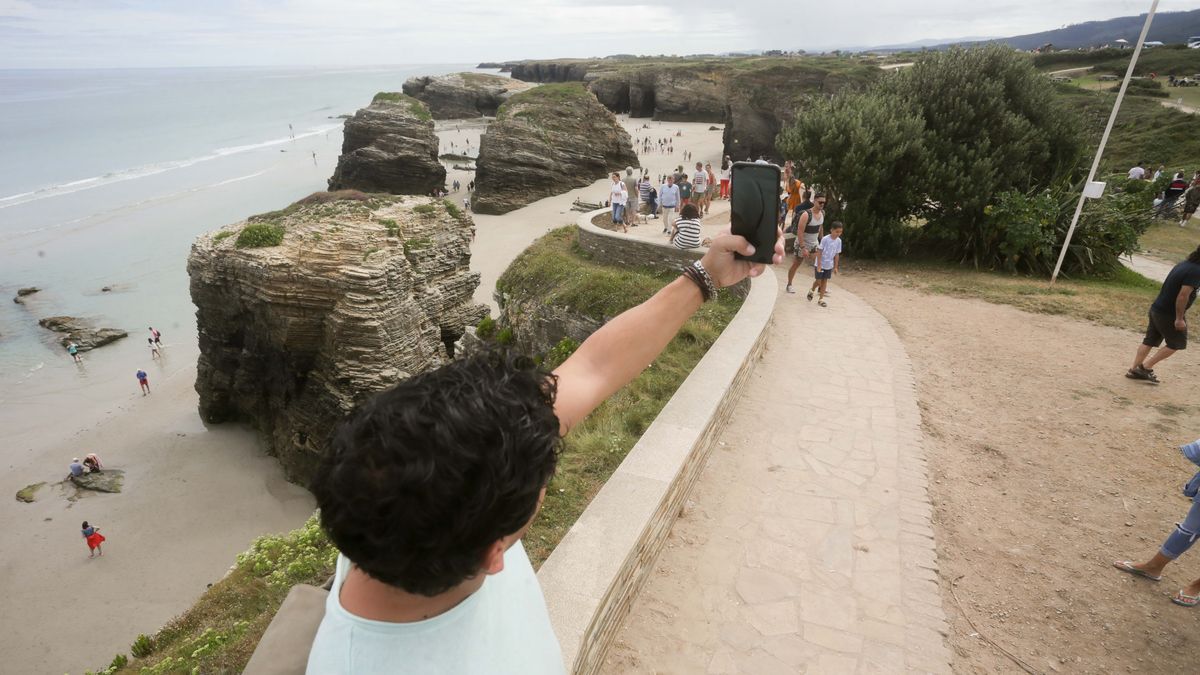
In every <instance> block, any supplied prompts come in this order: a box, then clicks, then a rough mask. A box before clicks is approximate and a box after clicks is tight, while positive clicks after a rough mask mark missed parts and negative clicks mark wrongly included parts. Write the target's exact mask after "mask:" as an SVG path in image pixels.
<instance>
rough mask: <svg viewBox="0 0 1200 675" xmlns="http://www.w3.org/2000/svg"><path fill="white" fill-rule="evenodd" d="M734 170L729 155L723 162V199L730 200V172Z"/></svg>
mask: <svg viewBox="0 0 1200 675" xmlns="http://www.w3.org/2000/svg"><path fill="white" fill-rule="evenodd" d="M732 169H733V162H732V161H730V159H729V155H725V158H724V159H722V160H721V199H729V172H730V171H731V170H732Z"/></svg>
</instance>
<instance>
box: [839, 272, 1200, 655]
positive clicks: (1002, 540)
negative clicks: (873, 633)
mask: <svg viewBox="0 0 1200 675" xmlns="http://www.w3.org/2000/svg"><path fill="white" fill-rule="evenodd" d="M840 284H841V285H843V286H845V287H846V288H848V289H849V290H851V291H852V292H854V293H856V294H858V295H859V296H860V297H862V298H863V299H864V300H867V301H868V302H869V303H871V304H872V305H873V306H874V307H875V308H876V309H877V310H879V312H881V313H882V314H883V315H884V316H885V317H887V318H888V320H889V321H890V322H891V323H892V325H893V327H894V328H895V330H896V332H897V333H898V334H899V336H900V338H901V340H902V341H903V342H904V345H905V348H906V350H907V351H908V354H909V355H910V357H911V358H912V361H913V366H914V369H915V371H916V375H917V383H918V384H917V390H918V399H919V401H920V404H921V409H922V421H923V426H924V430H925V435H926V453H927V456H928V462H929V470H930V494H931V497H932V499H933V503H934V523H935V530H936V534H937V544H938V559H939V564H940V573H941V586H942V596H943V602H944V606H945V609H946V613H947V616H948V618H949V620H950V623H951V636H950V642H951V646H952V648H953V649H954V651H955V655H954V659H955V660H954V670H955V672H957V673H997V672H1020V671H1019V669H1018V666H1017V665H1016V664H1014V662H1013V661H1011V660H1009V659H1008V658H1006V657H1005V656H1003V655H1001V654H1000V653H999V651H998V650H996V649H995V648H993V647H992V646H989V645H988V644H987V643H985V642H984V640H983V639H982V638H983V637H986V638H990V639H991V640H994V641H995V642H997V643H998V644H1000V645H1002V646H1003V647H1004V648H1005V649H1007V650H1008V651H1010V652H1012V653H1013V654H1014V655H1016V656H1017V657H1019V658H1020V659H1022V660H1023V661H1025V662H1026V663H1027V664H1028V665H1029V666H1030V667H1031V668H1032V669H1033V670H1034V671H1035V672H1039V673H1052V672H1072V673H1114V672H1152V673H1178V672H1195V663H1194V654H1195V650H1196V648H1197V647H1198V646H1200V636H1198V635H1197V631H1196V622H1197V620H1200V615H1198V614H1196V612H1195V611H1189V610H1187V609H1184V608H1181V607H1177V606H1175V605H1173V604H1171V603H1170V601H1169V597H1170V595H1171V594H1173V593H1174V592H1175V591H1176V590H1177V589H1179V588H1180V586H1181V585H1182V584H1184V583H1185V582H1186V581H1188V580H1190V579H1192V578H1194V577H1196V576H1200V554H1198V552H1195V551H1194V552H1192V554H1191V555H1190V556H1184V558H1182V559H1181V560H1180V561H1179V562H1177V563H1175V564H1174V566H1173V567H1171V568H1168V570H1167V573H1166V576H1165V578H1164V580H1163V581H1162V582H1161V583H1160V584H1153V583H1151V582H1148V581H1143V580H1138V579H1134V578H1132V577H1130V576H1128V575H1125V574H1121V573H1119V572H1117V571H1115V570H1114V569H1113V568H1112V567H1111V566H1110V565H1111V563H1112V561H1113V560H1117V559H1128V558H1145V557H1149V555H1150V554H1151V553H1153V552H1154V551H1155V550H1156V549H1157V547H1158V546H1159V545H1160V544H1161V542H1162V539H1163V538H1164V537H1165V536H1166V534H1167V533H1168V532H1169V530H1170V529H1171V528H1172V526H1173V524H1174V523H1175V522H1176V521H1178V520H1180V519H1181V518H1182V516H1183V514H1184V513H1186V511H1187V509H1188V507H1189V503H1188V501H1187V500H1185V499H1184V498H1183V497H1182V496H1181V495H1180V487H1181V486H1182V484H1183V482H1184V481H1185V480H1186V479H1187V478H1188V477H1190V476H1191V474H1192V473H1193V471H1194V469H1195V467H1193V466H1191V465H1190V464H1189V463H1187V462H1186V460H1184V459H1182V457H1181V456H1180V454H1179V452H1178V450H1177V449H1176V447H1175V446H1177V445H1178V444H1180V443H1184V442H1187V441H1190V440H1192V439H1194V438H1196V437H1197V436H1200V425H1198V424H1196V423H1194V420H1195V419H1196V415H1195V413H1196V411H1197V406H1196V405H1195V403H1194V402H1196V401H1197V400H1198V399H1200V365H1198V364H1197V359H1196V357H1195V355H1193V354H1191V353H1190V352H1185V353H1184V354H1181V355H1179V356H1176V357H1175V358H1173V359H1171V360H1170V361H1166V362H1164V363H1163V364H1162V365H1161V366H1159V368H1158V369H1157V370H1158V371H1160V373H1161V375H1162V377H1163V379H1164V381H1165V384H1163V385H1161V386H1159V387H1153V386H1151V385H1146V384H1142V383H1137V382H1133V381H1131V380H1127V379H1125V378H1124V377H1122V373H1123V371H1124V370H1125V368H1127V367H1128V362H1129V361H1131V360H1132V356H1133V351H1134V349H1135V347H1136V345H1137V343H1138V342H1139V338H1140V336H1138V335H1135V334H1134V333H1131V332H1128V331H1123V330H1119V329H1114V328H1105V327H1101V326H1097V325H1094V324H1089V323H1083V322H1079V321H1074V320H1071V319H1066V318H1063V317H1056V316H1047V315H1039V314H1029V313H1026V312H1022V311H1020V310H1017V309H1014V308H1011V307H1007V306H1000V305H992V304H987V303H985V302H982V301H978V300H961V299H955V298H949V297H945V296H938V295H924V294H922V293H920V292H918V291H914V290H911V289H905V288H898V287H896V286H895V284H894V283H891V282H890V281H889V280H888V279H884V278H872V277H870V276H867V275H865V274H864V275H863V276H856V275H855V274H853V273H851V274H849V275H847V276H846V277H843V278H842V279H841V280H840ZM955 580H957V582H956V583H955ZM955 593H956V594H957V596H958V598H959V599H961V603H962V605H961V607H959V606H958V605H957V603H956V601H955V599H954V594H955ZM968 618H969V619H970V620H971V621H973V622H974V627H972V625H971V624H970V623H968Z"/></svg>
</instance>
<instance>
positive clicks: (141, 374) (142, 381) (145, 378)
mask: <svg viewBox="0 0 1200 675" xmlns="http://www.w3.org/2000/svg"><path fill="white" fill-rule="evenodd" d="M137 380H138V386H140V387H141V388H142V396H145V395H146V394H149V393H150V376H149V375H147V374H146V371H144V370H142V369H141V368H138V371H137Z"/></svg>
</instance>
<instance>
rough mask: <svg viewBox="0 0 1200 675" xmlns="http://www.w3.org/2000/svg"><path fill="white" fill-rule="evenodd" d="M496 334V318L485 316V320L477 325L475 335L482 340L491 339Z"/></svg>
mask: <svg viewBox="0 0 1200 675" xmlns="http://www.w3.org/2000/svg"><path fill="white" fill-rule="evenodd" d="M495 334H496V320H495V319H493V318H492V317H490V316H485V317H483V320H482V321H480V322H479V324H478V325H477V326H475V335H477V336H478V337H479V338H480V339H482V340H490V339H491V338H492V336H493V335H495Z"/></svg>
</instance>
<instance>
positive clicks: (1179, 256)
mask: <svg viewBox="0 0 1200 675" xmlns="http://www.w3.org/2000/svg"><path fill="white" fill-rule="evenodd" d="M1196 222H1197V221H1195V220H1193V221H1192V224H1191V226H1190V227H1186V228H1185V227H1180V226H1179V224H1178V223H1177V222H1175V220H1174V219H1172V220H1165V221H1163V220H1159V221H1155V223H1154V224H1153V225H1151V226H1150V228H1149V229H1148V230H1146V232H1145V234H1143V235H1142V238H1141V239H1140V240H1138V243H1139V244H1141V246H1142V250H1143V251H1144V252H1145V253H1146V255H1148V256H1150V257H1152V258H1157V259H1159V260H1162V261H1164V262H1169V263H1171V264H1174V263H1177V262H1179V261H1180V260H1183V259H1184V258H1186V257H1188V256H1189V255H1191V254H1192V251H1195V250H1196V247H1197V246H1200V234H1197V232H1196Z"/></svg>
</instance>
